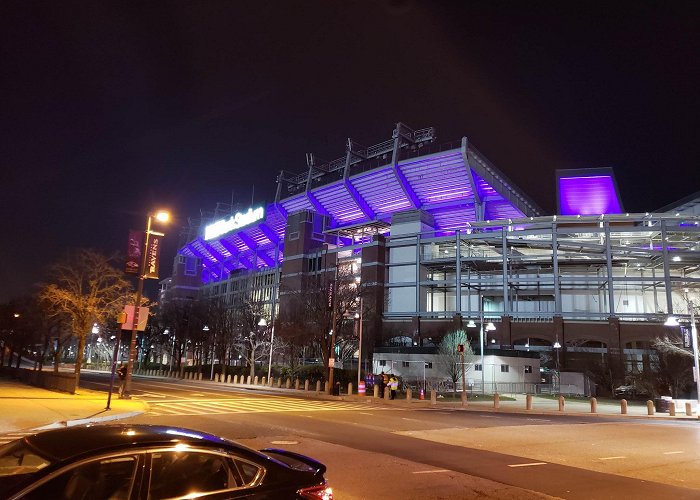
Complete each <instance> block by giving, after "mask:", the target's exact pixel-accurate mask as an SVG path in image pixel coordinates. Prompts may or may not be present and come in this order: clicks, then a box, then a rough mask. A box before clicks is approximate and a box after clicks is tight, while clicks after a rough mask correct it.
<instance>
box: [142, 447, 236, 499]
mask: <svg viewBox="0 0 700 500" xmlns="http://www.w3.org/2000/svg"><path fill="white" fill-rule="evenodd" d="M238 486H240V481H239V480H238V479H237V477H236V475H235V474H234V473H233V471H232V469H231V462H230V460H229V459H228V458H227V457H226V456H223V455H217V454H214V453H205V452H197V451H187V452H184V451H178V452H175V451H163V452H154V453H152V454H151V482H150V485H149V488H148V498H149V499H150V500H162V499H166V498H177V497H181V496H185V495H193V494H198V493H209V492H212V491H219V490H226V489H231V488H237V487H238Z"/></svg>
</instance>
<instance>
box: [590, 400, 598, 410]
mask: <svg viewBox="0 0 700 500" xmlns="http://www.w3.org/2000/svg"><path fill="white" fill-rule="evenodd" d="M597 412H598V400H597V399H596V398H591V413H597Z"/></svg>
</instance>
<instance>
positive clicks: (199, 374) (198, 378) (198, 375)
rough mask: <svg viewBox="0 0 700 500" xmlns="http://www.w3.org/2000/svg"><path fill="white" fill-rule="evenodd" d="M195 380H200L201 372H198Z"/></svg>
mask: <svg viewBox="0 0 700 500" xmlns="http://www.w3.org/2000/svg"><path fill="white" fill-rule="evenodd" d="M197 380H202V372H199V373H198V374H197Z"/></svg>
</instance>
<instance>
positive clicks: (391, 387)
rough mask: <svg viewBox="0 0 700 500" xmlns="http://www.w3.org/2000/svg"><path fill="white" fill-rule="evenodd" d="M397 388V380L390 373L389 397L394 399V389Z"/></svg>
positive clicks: (396, 389)
mask: <svg viewBox="0 0 700 500" xmlns="http://www.w3.org/2000/svg"><path fill="white" fill-rule="evenodd" d="M398 389H399V380H398V379H397V378H396V376H394V375H392V376H391V377H390V378H389V390H390V391H391V394H390V395H389V399H396V391H398Z"/></svg>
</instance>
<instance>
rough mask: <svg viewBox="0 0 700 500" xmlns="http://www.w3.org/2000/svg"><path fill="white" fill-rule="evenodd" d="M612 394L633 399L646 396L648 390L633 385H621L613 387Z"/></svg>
mask: <svg viewBox="0 0 700 500" xmlns="http://www.w3.org/2000/svg"><path fill="white" fill-rule="evenodd" d="M613 396H614V397H616V398H621V399H635V398H644V397H648V396H649V392H648V391H646V390H645V389H642V388H639V387H637V386H634V385H621V386H619V387H616V388H615V390H614V391H613Z"/></svg>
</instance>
